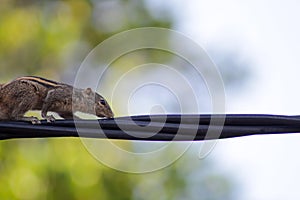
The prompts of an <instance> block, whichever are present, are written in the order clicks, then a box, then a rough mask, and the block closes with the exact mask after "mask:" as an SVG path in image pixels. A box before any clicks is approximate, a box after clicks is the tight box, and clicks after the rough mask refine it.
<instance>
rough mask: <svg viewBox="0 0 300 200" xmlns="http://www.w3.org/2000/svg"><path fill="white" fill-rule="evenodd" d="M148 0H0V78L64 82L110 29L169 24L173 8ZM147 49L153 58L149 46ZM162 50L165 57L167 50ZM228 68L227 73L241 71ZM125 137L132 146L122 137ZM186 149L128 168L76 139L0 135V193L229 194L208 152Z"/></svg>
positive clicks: (52, 195) (88, 196) (231, 186)
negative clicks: (109, 163) (147, 166)
mask: <svg viewBox="0 0 300 200" xmlns="http://www.w3.org/2000/svg"><path fill="white" fill-rule="evenodd" d="M149 4H151V2H150V1H141V0H132V1H128V0H114V1H96V0H90V1H88V0H65V1H48V0H43V1H34V0H27V1H21V0H0V69H1V74H0V81H1V82H6V81H9V80H11V79H13V78H15V77H17V76H22V75H38V76H43V77H47V78H49V79H54V80H61V81H64V82H68V83H72V81H73V78H74V77H73V76H74V73H76V69H78V67H79V65H80V63H81V62H82V60H83V59H84V58H85V57H86V55H87V54H88V53H89V51H90V50H91V49H93V48H94V47H95V46H96V45H98V44H99V43H100V42H101V41H103V40H105V39H106V38H108V37H110V36H111V35H113V34H115V33H118V32H121V31H124V30H128V29H131V28H137V27H147V26H153V27H165V28H172V27H173V25H174V23H175V19H176V17H175V16H174V14H172V13H171V12H168V9H167V8H164V9H153V7H151V6H149ZM149 55H150V56H152V58H157V54H153V52H152V53H151V52H150V53H149ZM217 55H220V53H219V54H218V53H217ZM142 56H144V54H143V55H141V54H138V56H135V57H134V56H133V57H132V56H131V57H129V58H130V59H131V60H133V59H137V60H138V59H141V57H142ZM164 58H166V60H168V55H166V56H165V57H164ZM146 60H147V59H146ZM158 60H160V59H158ZM162 60H163V59H162ZM166 60H165V61H164V62H167V61H166ZM220 60H221V62H223V61H224V60H226V59H221V58H220ZM132 62H133V63H134V61H132ZM230 64H232V63H230ZM121 65H122V67H123V68H130V67H132V65H131V64H128V63H127V64H126V63H122V62H121V63H119V65H118V64H115V66H113V67H115V68H118V67H120V66H121ZM234 65H238V64H234ZM223 71H226V70H223ZM222 74H223V73H222ZM240 74H245V73H244V72H240ZM223 75H224V76H225V77H226V73H224V74H223ZM229 75H231V76H232V74H229ZM231 76H228V77H229V78H228V80H239V79H240V77H241V76H234V77H233V78H232V77H231ZM225 80H227V79H226V78H225ZM113 107H114V111H115V113H116V115H118V114H120V113H121V111H119V110H118V107H120V106H118V105H114V106H113ZM126 145H128V148H132V145H131V143H130V142H127V143H126ZM107 153H108V154H109V153H110V152H107ZM165 156H168V155H165ZM193 156H194V157H195V158H196V156H195V155H193ZM191 157H192V155H190V154H187V155H185V156H183V157H182V158H181V159H179V160H178V161H177V162H175V163H174V164H173V165H171V166H169V167H166V168H165V169H162V170H159V171H157V172H152V173H147V174H141V175H135V174H126V173H122V172H119V171H116V170H113V169H110V168H108V167H106V166H104V165H102V164H100V163H99V162H98V161H97V160H95V159H94V158H93V157H92V156H91V155H90V154H89V153H88V152H87V150H86V149H85V148H84V146H83V145H82V144H81V141H80V140H79V139H74V138H73V139H70V138H68V139H26V140H9V141H1V142H0V198H1V199H183V198H187V199H210V200H216V199H232V198H233V194H234V183H233V182H234V181H232V180H230V179H229V176H226V175H224V174H222V173H218V172H217V171H216V170H213V162H212V161H210V160H209V159H206V160H205V161H200V160H198V159H194V158H191ZM128 164H135V163H128Z"/></svg>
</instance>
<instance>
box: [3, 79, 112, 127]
mask: <svg viewBox="0 0 300 200" xmlns="http://www.w3.org/2000/svg"><path fill="white" fill-rule="evenodd" d="M29 110H41V115H42V118H44V119H46V120H47V122H53V121H55V118H54V117H53V116H52V115H47V112H48V111H52V112H56V113H57V114H58V115H59V116H61V117H62V118H64V119H75V118H76V119H78V118H79V117H77V116H76V115H74V114H73V113H75V112H76V111H80V112H83V113H88V114H96V115H97V116H98V117H107V118H112V117H113V116H114V114H113V112H112V110H111V108H110V106H109V105H108V103H107V101H106V100H105V99H104V98H103V97H102V96H101V95H99V94H97V93H96V92H93V91H92V89H91V88H87V89H78V88H73V87H72V86H71V85H68V84H64V83H59V82H56V81H52V80H48V79H45V78H41V77H36V76H23V77H19V78H16V79H14V80H13V81H11V82H8V83H6V84H1V85H0V120H24V121H30V122H32V124H39V123H41V122H40V120H39V119H38V118H36V117H25V116H24V114H25V113H26V112H27V111H29Z"/></svg>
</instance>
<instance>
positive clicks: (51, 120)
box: [45, 115, 55, 123]
mask: <svg viewBox="0 0 300 200" xmlns="http://www.w3.org/2000/svg"><path fill="white" fill-rule="evenodd" d="M45 119H46V120H47V122H48V123H51V122H55V118H54V117H53V115H47V116H46V117H45Z"/></svg>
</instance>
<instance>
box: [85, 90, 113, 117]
mask: <svg viewBox="0 0 300 200" xmlns="http://www.w3.org/2000/svg"><path fill="white" fill-rule="evenodd" d="M82 95H83V97H84V98H83V99H84V101H85V104H86V106H85V109H86V110H81V111H82V112H86V113H90V114H96V116H97V117H107V118H112V117H113V116H114V113H113V112H112V110H111V108H110V106H109V105H108V103H107V101H106V100H105V99H104V98H103V97H102V96H101V95H100V94H98V93H96V92H93V90H92V89H91V88H86V89H84V90H82Z"/></svg>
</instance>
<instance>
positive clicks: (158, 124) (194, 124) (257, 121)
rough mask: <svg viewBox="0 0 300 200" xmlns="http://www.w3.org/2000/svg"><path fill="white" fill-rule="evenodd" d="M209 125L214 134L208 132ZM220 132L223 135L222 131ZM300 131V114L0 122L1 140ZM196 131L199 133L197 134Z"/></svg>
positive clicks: (185, 138) (187, 138)
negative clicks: (33, 123)
mask: <svg viewBox="0 0 300 200" xmlns="http://www.w3.org/2000/svg"><path fill="white" fill-rule="evenodd" d="M224 117H226V118H225V123H224V126H220V124H217V125H214V124H210V122H211V119H212V118H214V119H217V120H218V119H220V120H222V119H223V118H224ZM199 119H200V120H199ZM150 122H151V123H150ZM99 125H100V126H101V129H100V128H99ZM120 127H121V128H120ZM179 128H180V129H179ZM208 128H209V129H210V131H212V134H209V135H207V130H208ZM78 132H80V135H78ZM219 132H221V135H219V134H218V133H219ZM299 132H300V116H285V115H253V114H251V115H250V114H230V115H226V116H224V115H142V116H128V117H119V118H115V119H100V120H78V121H76V126H75V123H74V121H73V120H57V121H55V122H53V123H47V122H45V121H42V124H39V125H32V124H31V123H29V122H21V121H1V122H0V140H4V139H12V138H45V137H86V138H109V139H122V140H144V141H171V140H174V139H175V140H177V141H190V140H209V139H223V138H232V137H241V136H248V135H260V134H283V133H299ZM128 133H129V134H128ZM194 133H196V135H195V136H194ZM214 133H215V134H214ZM133 135H134V136H133ZM175 136H176V137H175Z"/></svg>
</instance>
